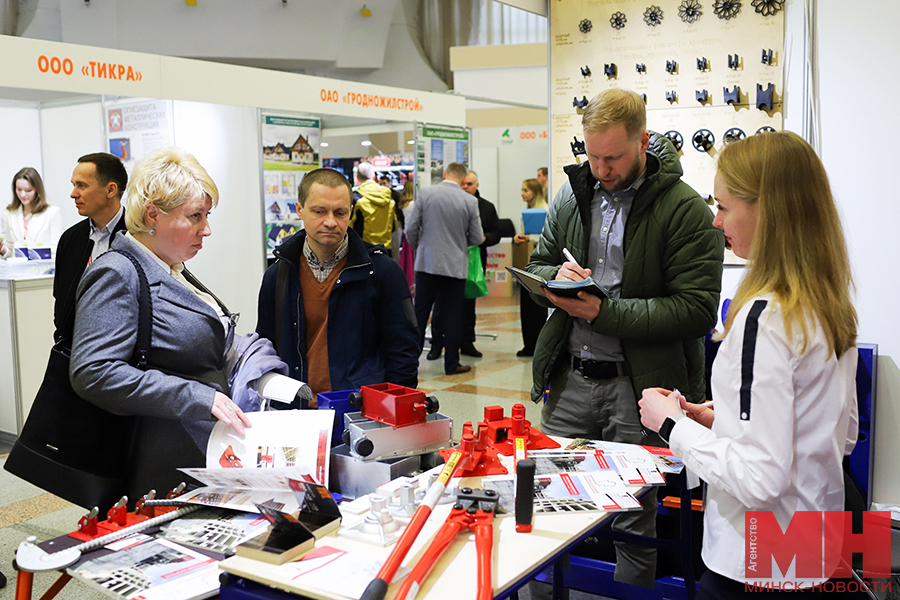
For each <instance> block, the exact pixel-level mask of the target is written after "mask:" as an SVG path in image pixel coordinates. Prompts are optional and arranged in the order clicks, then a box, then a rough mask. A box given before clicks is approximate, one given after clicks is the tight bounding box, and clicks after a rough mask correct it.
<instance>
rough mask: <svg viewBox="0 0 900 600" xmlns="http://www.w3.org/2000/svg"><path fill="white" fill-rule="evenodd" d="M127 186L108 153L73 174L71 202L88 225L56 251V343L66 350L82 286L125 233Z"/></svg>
mask: <svg viewBox="0 0 900 600" xmlns="http://www.w3.org/2000/svg"><path fill="white" fill-rule="evenodd" d="M127 183H128V173H127V172H126V171H125V167H124V166H123V165H122V161H120V160H119V159H118V158H117V157H115V156H113V155H112V154H106V153H104V152H97V153H94V154H87V155H85V156H82V157H81V158H79V159H78V165H77V166H76V167H75V171H74V172H73V173H72V193H71V194H69V196H70V197H71V198H72V199H73V200H75V207H76V208H77V209H78V214H79V215H81V216H82V217H87V219H85V220H83V221H81V222H79V223H77V224H75V225H73V226H72V227H69V228H68V229H67V230H65V231H64V232H63V234H62V237H60V239H59V245H58V246H57V250H56V275H55V276H54V280H53V297H54V298H55V300H56V305H55V307H54V310H53V323H54V325H55V326H56V333H54V334H53V339H54V340H55V341H56V342H59V341H60V340H64V342H63V343H64V345H65V346H66V347H67V348H68V347H70V346H71V344H72V329H73V328H74V326H75V318H74V317H75V315H74V313H75V291H76V290H77V289H78V282H79V281H81V276H82V275H83V274H84V270H85V269H86V268H87V266H88V265H89V264H91V263H92V262H93V261H94V259H95V258H97V257H98V256H100V255H101V254H103V253H104V252H106V251H107V250H109V246H110V244H111V243H112V239H113V237H114V236H115V235H116V234H117V233H119V232H120V231H124V230H125V219H124V218H123V215H122V212H123V208H122V206H121V200H122V192H124V191H125V185H126V184H127Z"/></svg>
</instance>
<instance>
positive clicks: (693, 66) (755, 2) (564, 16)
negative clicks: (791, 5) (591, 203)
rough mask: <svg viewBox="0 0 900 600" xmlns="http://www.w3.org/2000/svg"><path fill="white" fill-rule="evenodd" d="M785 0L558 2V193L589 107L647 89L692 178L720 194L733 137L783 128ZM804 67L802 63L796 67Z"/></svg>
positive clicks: (553, 69) (554, 95)
mask: <svg viewBox="0 0 900 600" xmlns="http://www.w3.org/2000/svg"><path fill="white" fill-rule="evenodd" d="M783 8H784V2H783V1H782V0H619V1H608V0H564V1H561V2H560V1H555V2H551V3H550V40H549V42H550V110H551V123H550V127H551V154H552V160H553V171H554V177H553V178H552V183H553V192H554V193H555V192H556V190H558V189H559V187H560V186H561V185H562V183H563V181H564V180H565V177H564V175H563V173H562V168H563V166H565V165H567V164H571V163H573V162H576V161H578V162H581V161H584V160H586V157H585V156H584V155H583V154H581V155H577V156H573V153H574V152H577V151H578V150H583V148H582V147H581V144H583V141H584V138H583V135H582V127H581V113H582V112H583V109H584V106H585V105H586V104H587V102H588V101H589V100H590V99H591V98H592V97H593V96H594V95H596V94H597V93H599V92H601V91H602V90H604V89H607V88H612V87H620V88H625V89H631V90H634V91H635V92H637V93H638V94H641V95H642V97H643V98H644V99H645V102H646V104H647V126H648V128H649V129H650V130H652V131H656V132H659V133H663V134H666V135H668V137H669V138H670V139H671V140H672V141H673V143H674V144H675V146H676V148H678V149H679V152H680V154H681V164H682V167H683V168H684V180H685V181H686V182H687V183H689V184H690V185H691V186H693V187H694V188H695V189H696V190H697V191H698V192H699V193H700V194H701V195H703V196H704V197H706V196H708V195H710V194H712V184H713V177H714V175H715V158H716V154H717V152H718V151H719V150H721V149H722V147H723V146H724V145H725V144H728V143H730V142H731V141H734V140H737V139H741V138H743V137H746V136H750V135H756V134H758V133H760V132H765V131H769V130H772V129H774V130H781V129H782V117H783V115H782V95H783V92H784V87H783V82H784V77H783V70H784V64H783V56H784V10H783ZM798 68H799V65H798Z"/></svg>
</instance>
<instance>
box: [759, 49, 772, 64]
mask: <svg viewBox="0 0 900 600" xmlns="http://www.w3.org/2000/svg"><path fill="white" fill-rule="evenodd" d="M772 56H773V54H772V49H771V48H769V50H768V52H767V51H766V49H765V48H763V50H762V60H761V61H760V62H761V63H762V64H764V65H771V64H773V58H772Z"/></svg>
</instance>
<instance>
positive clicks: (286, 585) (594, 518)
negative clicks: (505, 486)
mask: <svg viewBox="0 0 900 600" xmlns="http://www.w3.org/2000/svg"><path fill="white" fill-rule="evenodd" d="M504 458H506V457H504ZM508 460H509V461H510V462H511V458H510V459H508ZM504 462H506V461H504ZM466 486H468V487H479V486H480V479H479V478H465V479H462V480H461V482H460V487H466ZM642 490H643V488H642V487H629V491H631V492H632V493H633V494H635V495H638V494H640V493H641V492H642ZM451 508H452V504H443V505H439V506H437V507H436V508H435V509H434V512H433V513H432V514H431V517H430V518H429V519H428V521H427V522H426V524H425V526H424V527H423V528H422V531H421V532H420V533H419V536H418V538H417V539H416V542H415V544H414V545H413V547H412V549H411V550H410V552H409V553H408V554H407V556H406V559H405V560H404V563H403V565H404V566H405V567H409V568H412V567H413V566H414V565H415V564H416V563H417V562H418V560H419V558H420V557H421V555H422V554H423V553H424V551H425V549H426V548H427V545H428V544H429V543H430V542H431V538H432V537H433V536H434V534H435V533H436V532H437V530H438V529H439V528H440V527H441V525H443V523H444V521H445V520H446V518H447V516H448V514H449V513H450V510H451ZM615 514H616V513H609V512H606V511H594V512H581V513H563V514H560V513H556V514H539V515H535V519H534V528H533V530H532V531H531V533H517V532H516V523H515V516H514V515H507V516H502V517H495V518H494V551H493V570H492V574H491V580H492V583H493V588H494V596H495V597H496V596H497V595H498V594H500V593H501V592H503V591H505V590H506V589H507V588H509V587H512V586H513V585H514V584H516V583H518V582H519V581H520V580H521V579H522V577H524V576H525V575H527V574H528V573H530V572H532V571H533V570H535V568H537V567H538V566H542V565H543V566H547V565H546V564H545V563H547V561H548V559H549V558H551V557H553V556H555V555H558V554H559V553H560V552H562V551H563V550H564V549H565V548H566V547H568V546H570V545H571V544H573V543H574V542H577V541H579V540H581V539H583V538H584V537H586V534H587V533H588V532H589V531H591V530H592V529H593V528H595V527H596V526H597V525H599V524H600V523H602V522H603V521H605V520H606V519H608V518H611V517H613V516H615ZM316 546H317V547H318V546H330V547H332V548H337V549H340V550H346V551H347V552H352V553H358V554H361V555H365V556H370V557H373V558H378V559H379V560H380V561H382V562H383V561H384V560H387V557H388V555H389V554H390V552H391V550H392V549H393V548H394V546H393V545H391V546H388V547H386V548H382V547H378V546H375V545H373V544H367V543H365V542H361V541H357V540H353V539H349V538H346V537H342V536H336V535H333V534H332V535H329V536H326V537H324V538H322V539H320V540H318V542H317V543H316ZM476 558H477V552H476V549H475V534H474V533H472V532H469V533H468V534H466V533H461V534H459V535H458V536H456V539H455V540H454V541H453V542H452V543H451V544H450V546H449V547H448V548H447V550H446V551H445V552H444V554H443V555H442V556H441V558H440V560H439V561H438V562H437V564H436V565H435V567H434V570H433V571H432V572H431V574H430V575H429V576H428V578H427V579H426V580H425V582H424V583H423V584H422V588H421V590H420V591H419V593H418V594H417V595H416V599H417V600H424V599H427V600H444V599H446V600H458V599H459V598H475V597H476V594H477V587H478V581H477V572H478V567H477V563H476ZM220 567H221V568H222V569H223V570H225V571H227V572H228V573H232V574H234V575H238V576H240V577H245V578H247V579H250V580H253V581H257V582H260V583H264V584H267V585H271V586H274V587H276V588H279V589H283V590H286V591H289V592H293V593H297V594H302V595H304V596H307V597H309V598H315V599H317V600H345V599H344V597H343V596H339V595H336V594H333V593H329V592H326V591H323V590H318V589H315V588H311V587H308V586H304V585H302V578H301V580H299V581H292V580H290V579H287V578H284V577H279V576H277V575H273V574H272V570H273V569H275V568H276V565H271V564H267V563H263V562H259V561H255V560H252V559H248V558H244V557H240V556H234V557H231V558H228V559H226V560H224V561H223V562H222V563H220ZM399 587H400V582H395V583H393V584H392V585H391V586H390V588H389V589H388V592H387V596H386V598H393V597H394V596H395V595H396V593H397V590H398V588H399Z"/></svg>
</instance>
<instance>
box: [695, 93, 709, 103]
mask: <svg viewBox="0 0 900 600" xmlns="http://www.w3.org/2000/svg"><path fill="white" fill-rule="evenodd" d="M694 96H696V98H697V102H699V103H700V104H706V102H707V101H709V91H708V90H694Z"/></svg>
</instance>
